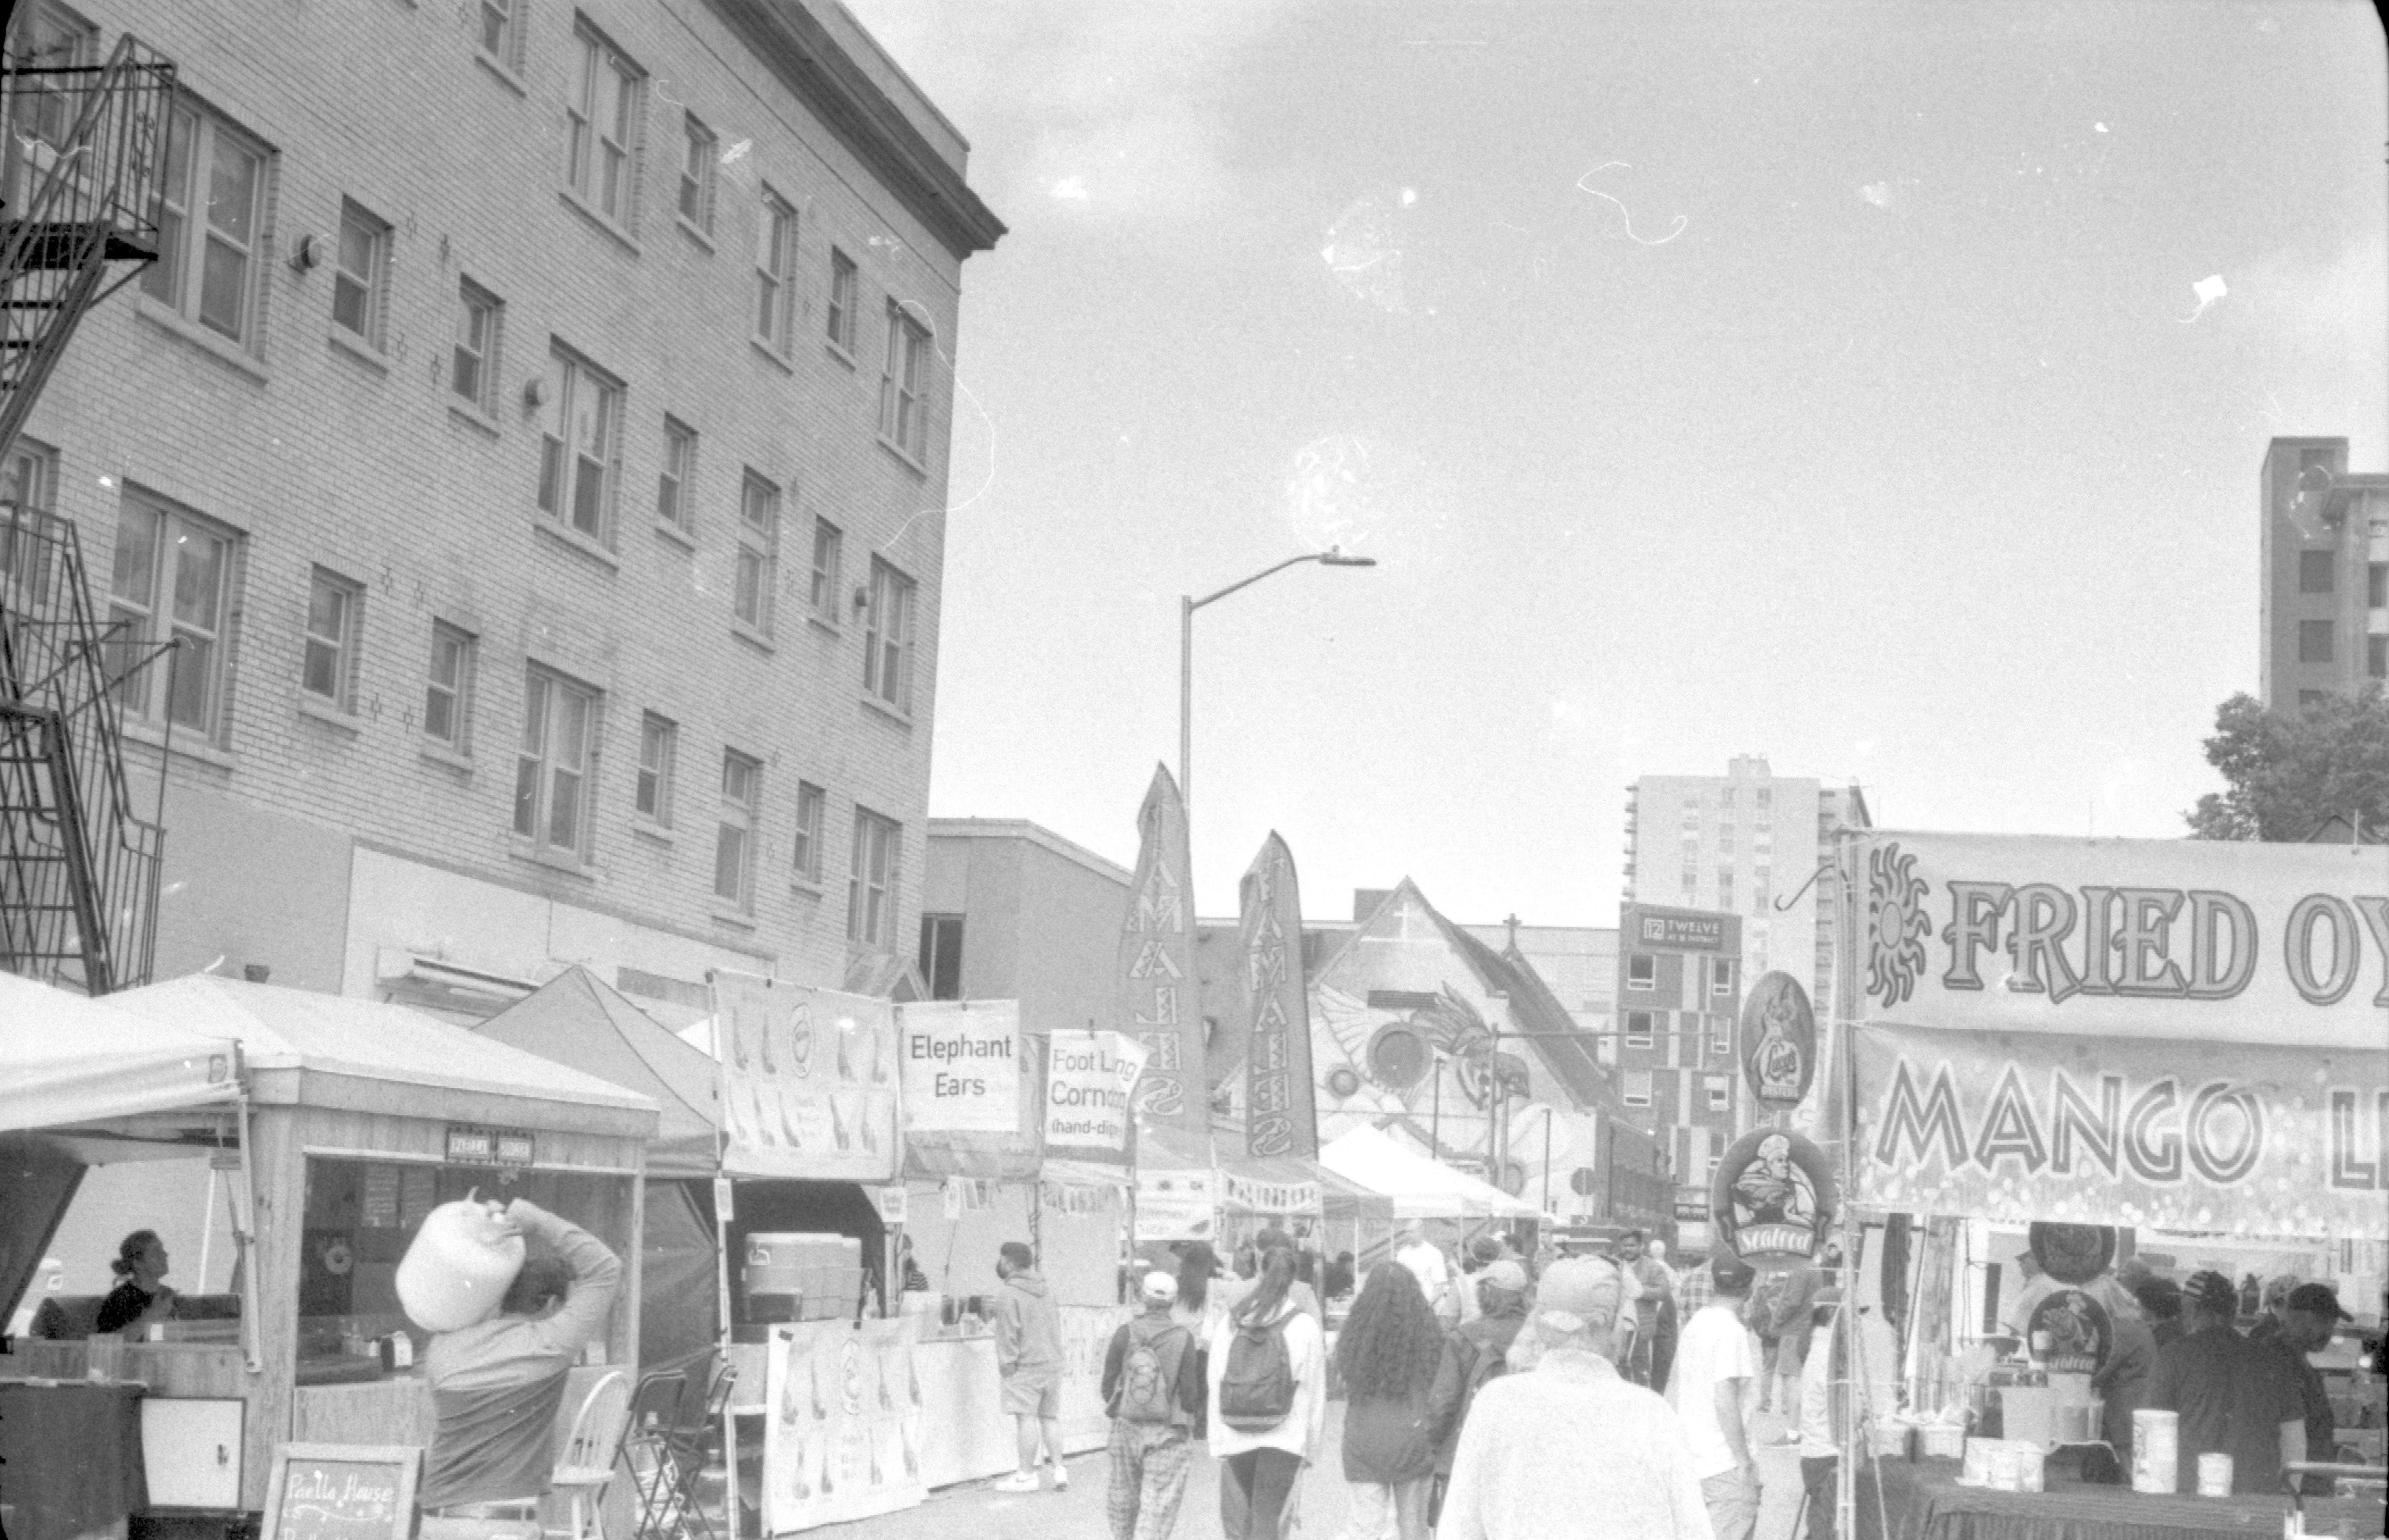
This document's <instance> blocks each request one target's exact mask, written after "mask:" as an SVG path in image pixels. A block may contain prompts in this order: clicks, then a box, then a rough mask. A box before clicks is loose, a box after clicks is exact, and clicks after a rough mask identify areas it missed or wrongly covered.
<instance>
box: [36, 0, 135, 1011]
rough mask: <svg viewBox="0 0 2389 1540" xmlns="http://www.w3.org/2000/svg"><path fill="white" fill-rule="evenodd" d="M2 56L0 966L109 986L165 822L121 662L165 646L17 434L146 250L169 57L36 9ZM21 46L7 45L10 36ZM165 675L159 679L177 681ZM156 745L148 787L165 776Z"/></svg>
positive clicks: (98, 991) (130, 981) (127, 958)
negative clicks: (110, 581)
mask: <svg viewBox="0 0 2389 1540" xmlns="http://www.w3.org/2000/svg"><path fill="white" fill-rule="evenodd" d="M9 41H10V52H9V54H8V55H7V57H6V60H5V63H0V133H5V134H6V145H5V146H0V466H6V467H7V482H8V483H9V484H8V485H7V486H6V489H5V490H0V969H5V970H6V971H9V972H12V973H19V974H29V975H32V976H34V977H37V978H42V979H45V980H47V981H49V982H51V983H55V984H60V985H64V986H69V987H71V988H77V989H81V990H83V991H85V992H87V993H89V994H94V995H102V994H106V993H108V992H109V991H110V990H113V989H121V988H124V987H127V986H133V985H137V984H141V983H144V982H146V981H147V978H148V974H149V968H150V958H151V952H152V948H153V945H154V930H155V923H156V918H157V908H158V864H159V856H160V850H161V848H162V845H163V840H164V831H163V827H162V825H161V823H160V820H159V818H158V817H157V816H156V812H157V806H156V805H153V807H152V809H151V811H152V816H150V817H148V818H146V819H145V818H143V817H141V816H140V815H139V813H137V812H136V811H135V809H134V795H133V792H132V788H131V787H130V786H129V785H128V783H127V781H126V777H125V770H124V752H123V739H122V730H123V706H122V701H121V695H122V688H121V685H122V681H125V680H126V679H127V677H128V676H130V675H132V674H134V672H135V671H136V670H139V669H141V668H147V667H148V666H149V665H151V664H153V663H155V662H156V661H157V660H158V659H159V658H160V656H163V655H166V654H167V653H168V652H169V651H170V649H169V648H164V647H156V646H151V645H148V644H147V642H146V639H144V638H141V637H139V636H138V635H136V634H134V633H133V631H132V630H131V628H130V627H128V626H126V625H124V624H121V623H117V622H112V621H110V620H109V619H108V618H106V617H104V616H103V614H102V613H101V612H100V611H99V610H98V609H96V607H95V605H94V604H93V601H92V592H91V585H90V583H89V581H88V579H87V575H86V572H85V570H84V566H83V553H82V548H81V546H80V544H79V543H78V541H77V540H76V537H75V528H74V526H73V525H72V524H71V523H70V522H68V521H67V520H66V519H64V518H61V517H59V516H58V515H57V514H55V513H53V512H51V511H49V509H48V508H47V507H46V506H45V504H46V503H47V501H48V500H47V497H46V496H45V489H42V488H39V487H38V486H37V485H36V484H35V483H36V481H37V479H38V478H37V477H32V476H29V475H26V474H22V473H21V472H20V470H19V456H18V455H17V453H16V448H17V436H18V433H19V430H20V429H21V428H22V427H23V426H24V424H25V420H26V418H27V417H28V416H29V415H31V414H32V410H33V405H34V403H35V402H36V401H38V400H39V399H40V397H41V393H42V389H43V387H44V386H45V384H47V382H48V380H49V377H50V373H51V371H52V370H54V369H55V368H57V363H58V360H59V358H60V357H61V356H62V355H63V354H64V353H65V351H66V349H67V347H68V345H69V344H70V342H71V340H72V339H73V337H74V334H75V328H76V327H77V326H78V325H80V324H81V323H82V321H83V317H84V315H86V314H88V313H89V312H90V311H91V309H92V307H94V306H95V305H97V304H98V303H99V302H100V301H101V300H103V299H107V298H108V296H109V295H110V294H113V293H114V292H115V291H116V290H117V289H119V288H121V287H122V286H124V285H125V284H127V283H129V282H131V281H132V280H133V279H134V277H136V276H138V275H139V274H140V273H141V272H142V270H143V269H144V268H145V267H147V265H148V264H149V263H150V262H153V261H157V260H158V256H159V251H160V234H161V232H160V223H161V218H162V217H163V209H162V205H161V203H160V197H159V194H160V181H161V171H162V168H163V167H165V166H166V165H167V164H168V163H169V162H168V148H169V146H168V143H167V140H168V136H169V134H170V133H171V132H172V111H173V96H174V67H173V65H172V63H170V62H168V61H167V60H165V59H164V58H162V57H160V56H159V55H158V54H156V53H155V52H154V51H152V50H151V49H149V48H147V46H145V45H142V44H141V43H139V42H138V41H136V40H135V39H134V38H132V37H129V36H128V37H125V38H124V39H122V40H121V41H120V42H119V43H118V44H117V45H116V49H115V51H114V52H113V53H112V54H110V55H109V57H108V58H107V59H106V61H105V62H101V63H87V62H82V61H79V60H77V59H76V58H74V57H71V50H67V51H65V52H58V51H52V50H50V49H48V48H46V47H45V45H44V43H43V41H42V40H41V39H39V38H38V37H36V35H35V34H34V33H33V32H32V30H31V29H30V27H27V26H22V25H20V27H19V29H18V30H17V31H16V32H14V33H13V34H12V35H11V37H10V40H9ZM20 45H21V46H22V51H21V52H20V51H19V46H20ZM170 694H171V686H170ZM164 786H165V775H164V764H163V756H162V755H161V756H160V773H159V787H158V795H159V798H160V804H162V799H163V795H164Z"/></svg>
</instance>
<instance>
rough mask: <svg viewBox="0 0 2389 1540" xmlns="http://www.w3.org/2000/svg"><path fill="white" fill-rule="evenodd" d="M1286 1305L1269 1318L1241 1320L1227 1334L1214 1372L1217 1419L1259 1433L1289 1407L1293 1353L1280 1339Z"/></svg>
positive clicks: (1290, 1315) (1280, 1418) (1275, 1422)
mask: <svg viewBox="0 0 2389 1540" xmlns="http://www.w3.org/2000/svg"><path fill="white" fill-rule="evenodd" d="M1293 1318H1294V1317H1293V1312H1291V1311H1288V1312H1287V1313H1286V1314H1285V1315H1284V1316H1281V1317H1279V1318H1278V1319H1276V1320H1274V1321H1268V1322H1262V1321H1246V1322H1244V1323H1242V1324H1241V1325H1237V1326H1236V1327H1235V1329H1234V1330H1233V1333H1232V1334H1231V1335H1230V1336H1229V1338H1228V1362H1227V1364H1226V1366H1225V1367H1224V1368H1222V1369H1221V1370H1220V1421H1222V1422H1224V1423H1226V1424H1227V1425H1228V1426H1229V1427H1231V1428H1233V1429H1235V1430H1237V1431H1238V1432H1246V1433H1265V1432H1269V1431H1270V1430H1271V1429H1272V1428H1275V1427H1277V1426H1278V1425H1279V1424H1281V1423H1283V1422H1284V1420H1285V1419H1286V1418H1287V1416H1288V1415H1289V1414H1290V1413H1292V1412H1293V1410H1294V1392H1295V1378H1294V1355H1293V1353H1292V1352H1290V1351H1289V1350H1288V1349H1287V1347H1286V1345H1285V1323H1286V1322H1287V1321H1289V1320H1291V1319H1293Z"/></svg>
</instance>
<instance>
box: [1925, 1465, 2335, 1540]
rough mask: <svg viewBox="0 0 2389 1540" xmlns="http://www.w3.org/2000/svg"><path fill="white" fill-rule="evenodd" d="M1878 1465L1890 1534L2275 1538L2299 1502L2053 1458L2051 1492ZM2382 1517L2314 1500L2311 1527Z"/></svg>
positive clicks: (1973, 1539)
mask: <svg viewBox="0 0 2389 1540" xmlns="http://www.w3.org/2000/svg"><path fill="white" fill-rule="evenodd" d="M1878 1463H1879V1469H1880V1470H1881V1471H1882V1475H1883V1495H1884V1509H1885V1513H1886V1515H1887V1517H1888V1519H1889V1521H1890V1529H1889V1532H1888V1533H1889V1536H1890V1540H2224V1537H2226V1536H2229V1537H2231V1540H2249V1537H2250V1536H2262V1537H2264V1540H2275V1537H2277V1536H2279V1535H2280V1534H2281V1533H2282V1523H2283V1520H2284V1517H2285V1516H2286V1515H2287V1514H2288V1512H2289V1507H2290V1502H2289V1499H2288V1498H2287V1497H2282V1496H2259V1495H2254V1494H2250V1495H2244V1496H2232V1497H2201V1496H2197V1495H2189V1496H2183V1495H2171V1496H2165V1495H2157V1494H2154V1493H2147V1492H2135V1491H2133V1490H2132V1489H2131V1488H2130V1487H2129V1486H2108V1485H2100V1484H2093V1483H2086V1482H2083V1481H2082V1480H2080V1479H2079V1478H2078V1477H2076V1476H2075V1475H2074V1474H2073V1473H2072V1472H2070V1471H2067V1470H2063V1469H2061V1468H2059V1467H2057V1466H2053V1465H2052V1466H2050V1467H2049V1469H2048V1472H2047V1475H2046V1477H2045V1483H2046V1486H2047V1490H2045V1491H2041V1492H2003V1491H1999V1490H1996V1489H1994V1488H1990V1487H1980V1486H1964V1485H1961V1484H1960V1483H1959V1481H1958V1478H1959V1476H1960V1475H1961V1473H1962V1471H1963V1469H1964V1468H1963V1465H1962V1463H1961V1462H1960V1461H1958V1460H1953V1459H1923V1460H1917V1461H1915V1462H1913V1463H1910V1462H1909V1461H1907V1460H1897V1459H1885V1460H1883V1461H1880V1462H1878ZM2359 1509H2360V1510H2361V1511H2359ZM2381 1523H2382V1515H2381V1505H2380V1503H2379V1501H2378V1500H2376V1499H2371V1498H2348V1499H2340V1498H2315V1497H2309V1498H2307V1499H2306V1533H2307V1534H2355V1535H2377V1534H2381V1533H2382V1528H2381Z"/></svg>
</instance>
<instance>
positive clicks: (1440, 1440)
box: [1426, 1258, 1527, 1524]
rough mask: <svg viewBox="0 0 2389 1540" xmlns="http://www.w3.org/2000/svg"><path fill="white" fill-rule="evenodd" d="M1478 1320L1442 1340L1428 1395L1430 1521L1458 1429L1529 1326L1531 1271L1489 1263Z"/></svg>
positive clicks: (1447, 1477)
mask: <svg viewBox="0 0 2389 1540" xmlns="http://www.w3.org/2000/svg"><path fill="white" fill-rule="evenodd" d="M1476 1294H1477V1300H1478V1303H1479V1304H1481V1305H1483V1306H1484V1308H1483V1310H1482V1311H1481V1312H1480V1313H1479V1314H1478V1315H1477V1317H1476V1319H1475V1320H1473V1321H1470V1322H1469V1323H1468V1324H1467V1325H1466V1326H1463V1327H1462V1328H1460V1329H1459V1330H1456V1331H1453V1332H1452V1333H1450V1335H1449V1336H1447V1337H1445V1338H1444V1340H1443V1360H1442V1362H1441V1363H1440V1364H1438V1365H1437V1368H1436V1372H1435V1388H1434V1389H1433V1390H1431V1391H1429V1392H1428V1393H1427V1418H1428V1419H1429V1420H1430V1421H1431V1422H1432V1423H1433V1424H1434V1425H1435V1432H1436V1455H1435V1486H1434V1488H1433V1489H1432V1491H1431V1492H1430V1493H1429V1495H1428V1498H1427V1511H1426V1521H1427V1522H1428V1523H1429V1524H1433V1523H1435V1522H1436V1521H1437V1519H1438V1518H1439V1517H1440V1515H1441V1511H1442V1500H1443V1493H1444V1489H1445V1488H1446V1487H1447V1486H1449V1485H1450V1483H1451V1457H1452V1456H1453V1454H1455V1453H1456V1452H1457V1451H1458V1450H1459V1448H1460V1430H1461V1429H1462V1427H1463V1426H1464V1425H1465V1424H1466V1423H1467V1421H1468V1408H1469V1407H1470V1406H1472V1405H1474V1404H1475V1403H1476V1393H1477V1392H1478V1391H1479V1390H1480V1389H1482V1388H1484V1386H1486V1385H1487V1384H1488V1383H1490V1382H1491V1381H1493V1380H1494V1379H1496V1378H1497V1377H1499V1376H1500V1375H1501V1373H1502V1372H1503V1370H1505V1369H1506V1368H1508V1367H1509V1355H1510V1344H1511V1343H1514V1342H1516V1341H1517V1340H1518V1330H1519V1328H1521V1327H1523V1326H1525V1325H1526V1324H1527V1269H1526V1268H1524V1267H1523V1266H1519V1265H1518V1264H1517V1263H1515V1262H1513V1261H1510V1260H1509V1259H1507V1258H1503V1259H1502V1260H1501V1261H1498V1262H1489V1263H1488V1264H1486V1266H1485V1270H1484V1271H1483V1272H1481V1273H1479V1274H1477V1275H1476Z"/></svg>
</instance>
